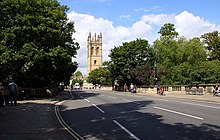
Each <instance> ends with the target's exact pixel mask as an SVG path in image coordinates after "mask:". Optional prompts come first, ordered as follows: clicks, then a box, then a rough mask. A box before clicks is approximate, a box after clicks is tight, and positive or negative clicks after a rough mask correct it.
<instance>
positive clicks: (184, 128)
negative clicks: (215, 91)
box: [57, 90, 220, 140]
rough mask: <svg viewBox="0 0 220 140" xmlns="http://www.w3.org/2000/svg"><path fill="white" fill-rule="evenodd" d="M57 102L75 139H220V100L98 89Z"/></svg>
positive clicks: (66, 127)
mask: <svg viewBox="0 0 220 140" xmlns="http://www.w3.org/2000/svg"><path fill="white" fill-rule="evenodd" d="M71 94H72V99H71V100H66V101H64V102H61V103H60V105H59V106H57V112H58V113H57V114H58V116H59V118H60V119H59V120H60V122H61V123H62V124H63V127H64V128H65V129H67V131H69V133H70V134H71V135H72V136H73V138H75V139H88V140H90V139H91V140H96V139H98V140H129V139H134V140H215V139H216V140H217V139H218V140H220V104H218V103H211V102H201V101H195V100H194V101H193V100H186V99H175V98H165V97H163V96H158V97H153V96H142V95H136V94H132V93H122V92H106V91H95V90H87V91H83V90H78V91H72V93H71Z"/></svg>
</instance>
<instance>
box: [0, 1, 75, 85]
mask: <svg viewBox="0 0 220 140" xmlns="http://www.w3.org/2000/svg"><path fill="white" fill-rule="evenodd" d="M0 5H1V8H0V13H1V16H0V56H1V57H0V67H1V73H4V74H1V78H3V79H2V81H3V82H7V81H8V80H9V78H13V79H15V80H16V81H17V82H18V83H20V84H21V83H22V84H23V85H26V86H27V85H28V86H32V87H42V86H48V85H52V84H57V83H59V82H65V81H68V80H69V78H70V76H71V74H72V73H73V72H74V71H75V70H76V68H77V63H76V62H74V63H72V60H71V58H72V57H75V55H76V54H77V50H78V49H79V44H78V43H77V42H74V39H73V38H72V34H73V33H74V32H75V30H74V23H73V22H69V21H68V19H67V15H66V12H67V10H68V7H66V6H62V5H60V4H59V3H58V2H57V1H56V0H13V1H11V0H4V1H1V2H0ZM3 56H4V57H3Z"/></svg>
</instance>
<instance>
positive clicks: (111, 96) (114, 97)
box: [107, 96, 118, 99]
mask: <svg viewBox="0 0 220 140" xmlns="http://www.w3.org/2000/svg"><path fill="white" fill-rule="evenodd" d="M107 97H109V98H112V99H118V98H117V97H113V96H107Z"/></svg>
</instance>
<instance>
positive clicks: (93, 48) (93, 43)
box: [87, 33, 102, 75]
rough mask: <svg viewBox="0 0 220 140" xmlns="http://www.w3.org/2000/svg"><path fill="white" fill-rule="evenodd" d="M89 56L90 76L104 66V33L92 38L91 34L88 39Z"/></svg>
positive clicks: (88, 70)
mask: <svg viewBox="0 0 220 140" xmlns="http://www.w3.org/2000/svg"><path fill="white" fill-rule="evenodd" d="M87 54H88V56H87V59H88V60H87V63H88V69H87V74H88V75H89V73H90V72H91V71H93V70H94V69H97V68H99V67H101V66H102V33H100V34H99V35H98V36H96V34H95V36H91V33H89V36H88V38H87Z"/></svg>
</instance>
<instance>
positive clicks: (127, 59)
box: [109, 39, 155, 85]
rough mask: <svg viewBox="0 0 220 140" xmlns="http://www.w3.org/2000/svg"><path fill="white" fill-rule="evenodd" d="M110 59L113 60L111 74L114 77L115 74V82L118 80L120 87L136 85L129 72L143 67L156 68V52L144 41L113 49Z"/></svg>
mask: <svg viewBox="0 0 220 140" xmlns="http://www.w3.org/2000/svg"><path fill="white" fill-rule="evenodd" d="M109 57H110V58H111V60H110V62H109V66H110V68H109V69H110V72H111V73H112V75H113V74H114V78H115V79H114V80H117V81H118V82H119V84H120V85H123V84H124V83H128V84H129V83H131V82H133V83H135V81H133V80H134V79H132V75H131V73H129V70H131V69H133V68H137V67H139V66H143V65H147V66H148V67H149V68H152V69H153V67H154V60H155V55H154V50H153V48H152V47H150V45H149V44H148V41H147V40H144V39H136V40H135V41H131V42H125V43H123V45H122V46H118V47H115V48H113V49H112V50H111V52H110V54H109ZM135 84H137V83H135Z"/></svg>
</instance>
